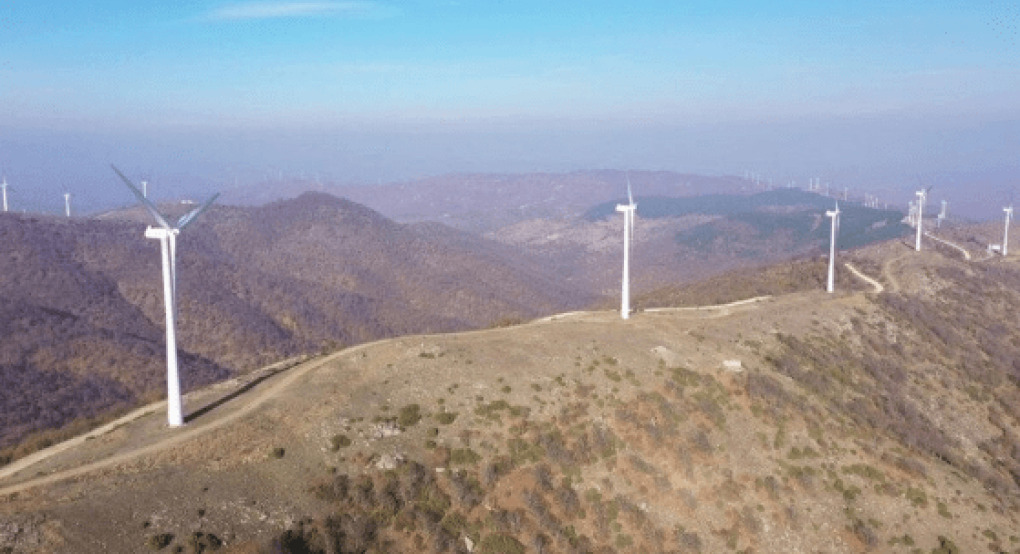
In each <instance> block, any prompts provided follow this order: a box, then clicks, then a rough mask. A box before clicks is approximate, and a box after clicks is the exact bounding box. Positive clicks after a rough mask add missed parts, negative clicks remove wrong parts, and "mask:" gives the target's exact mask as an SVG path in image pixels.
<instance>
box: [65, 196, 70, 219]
mask: <svg viewBox="0 0 1020 554" xmlns="http://www.w3.org/2000/svg"><path fill="white" fill-rule="evenodd" d="M64 215H66V216H67V217H71V193H70V192H65V193H64Z"/></svg>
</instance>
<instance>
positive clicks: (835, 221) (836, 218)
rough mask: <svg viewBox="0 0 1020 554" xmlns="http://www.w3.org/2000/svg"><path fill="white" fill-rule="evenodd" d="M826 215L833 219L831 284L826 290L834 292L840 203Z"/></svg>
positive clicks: (830, 246)
mask: <svg viewBox="0 0 1020 554" xmlns="http://www.w3.org/2000/svg"><path fill="white" fill-rule="evenodd" d="M825 215H827V216H829V217H831V218H832V232H831V233H830V235H831V236H830V240H829V283H828V287H827V288H826V290H827V291H828V292H833V291H834V290H836V288H835V281H836V279H835V277H836V234H837V233H839V202H836V209H835V210H828V211H826V212H825Z"/></svg>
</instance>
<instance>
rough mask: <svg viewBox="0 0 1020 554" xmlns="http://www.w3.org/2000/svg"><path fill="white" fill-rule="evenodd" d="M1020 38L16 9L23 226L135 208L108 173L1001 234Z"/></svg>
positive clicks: (794, 16)
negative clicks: (832, 214) (905, 217)
mask: <svg viewBox="0 0 1020 554" xmlns="http://www.w3.org/2000/svg"><path fill="white" fill-rule="evenodd" d="M1018 15H1020V8H1018V5H1017V4H1016V3H1008V2H991V1H984V2H980V3H974V2H963V1H943V2H920V1H913V0H911V1H906V2H896V3H888V2H879V1H877V0H874V1H871V0H869V1H863V2H855V3H853V4H852V5H843V4H829V3H817V2H803V1H787V2H776V3H769V4H765V5H762V4H759V3H754V2H746V1H738V2H722V3H712V4H704V5H694V6H676V5H672V4H670V3H660V2H639V3H636V4H634V3H623V2H612V1H604V2H590V3H586V4H585V5H584V7H583V8H581V7H578V6H577V5H575V4H563V5H558V4H552V5H550V4H548V3H541V4H540V3H537V2H532V1H522V2H514V3H504V2H472V1H459V2H458V1H418V2H414V1H391V2H383V1H378V2H376V1H345V2H330V1H303V2H286V1H283V2H234V3H224V2H165V1H160V2H152V3H146V4H144V5H138V4H135V3H131V4H129V3H127V2H124V1H122V0H108V1H98V2H93V3H88V4H72V5H67V4H65V3H58V2H55V1H52V0H44V1H40V2H34V3H31V4H28V3H20V2H15V1H14V0H7V1H0V83H2V84H0V166H2V168H3V171H4V173H6V175H7V177H8V181H9V182H10V183H11V187H12V192H13V191H18V194H20V195H22V196H21V197H20V198H19V199H18V200H17V201H14V199H13V198H12V204H13V206H12V207H13V208H15V209H20V208H26V209H29V210H38V211H47V212H51V213H53V212H58V211H60V210H62V207H63V206H62V197H61V196H60V193H62V192H64V191H65V190H68V191H70V192H71V193H72V194H74V195H75V199H76V200H74V202H75V205H76V207H77V208H79V209H81V210H85V211H89V210H96V209H101V208H104V207H109V206H111V205H124V204H128V203H130V201H131V199H130V198H129V197H128V196H126V195H124V193H123V191H122V190H120V187H121V185H119V183H118V182H117V180H116V179H115V176H114V175H113V174H112V172H111V171H110V170H109V164H110V163H111V162H112V163H115V164H117V165H118V166H119V167H121V168H122V169H123V170H125V171H126V172H127V173H128V174H129V175H131V176H132V177H134V178H141V177H142V176H148V177H150V178H151V179H152V180H153V181H155V183H156V184H155V185H154V194H155V196H156V197H157V198H160V197H180V196H182V195H195V194H204V193H208V192H209V191H211V190H212V189H221V188H224V187H226V186H231V185H233V183H234V182H237V183H239V184H242V185H243V184H250V183H254V182H258V181H260V180H264V179H267V178H268V177H276V176H280V175H282V176H283V177H284V178H300V177H301V176H304V177H305V178H308V179H312V178H315V177H318V178H320V179H322V180H328V181H332V182H336V183H350V184H370V183H375V182H379V181H391V180H406V179H413V178H416V177H424V176H430V175H438V174H444V173H457V172H515V173H516V172H531V171H552V172H560V171H572V170H578V169H602V168H608V169H633V170H670V171H678V172H682V173H701V174H708V175H719V174H733V175H743V174H744V172H745V171H755V172H758V173H760V174H762V175H763V176H764V177H766V178H768V177H771V178H772V179H773V180H774V182H775V184H776V185H782V184H785V183H786V182H787V181H790V180H793V181H796V182H797V183H798V184H801V185H803V184H804V183H805V182H806V180H807V179H808V178H809V177H816V176H817V177H821V178H822V179H823V180H824V181H831V182H833V183H834V184H836V185H847V186H850V187H852V188H858V189H860V190H869V191H872V192H884V193H886V194H883V196H886V197H887V200H889V201H891V202H898V203H900V204H905V203H906V201H907V200H909V199H911V197H912V194H911V190H912V189H913V188H915V187H916V185H917V182H918V181H919V180H921V181H924V182H925V183H926V184H934V185H935V186H936V187H938V188H939V189H940V190H942V191H946V196H945V197H946V198H947V199H949V200H950V201H951V202H959V205H961V206H964V207H965V209H963V210H961V211H958V212H957V213H966V214H967V215H970V216H971V217H977V218H983V217H989V218H993V217H994V218H997V217H999V216H1000V215H1001V205H1002V204H1003V202H1007V201H1008V198H1009V193H1008V191H1010V190H1012V189H1013V188H1014V187H1015V186H1016V185H1017V180H1016V175H1017V171H1018V169H1020V167H1018V166H1020V164H1018V160H1017V158H1018V155H1020V107H1018V105H1017V103H1016V100H1015V92H1016V91H1017V90H1020V64H1018V62H1020V51H1018V50H1017V47H1016V38H1017V24H1018V19H1017V17H1018ZM12 196H13V193H12ZM941 198H942V196H935V198H933V201H937V200H938V199H941ZM18 202H22V204H21V205H19V204H18ZM966 202H970V204H966ZM984 204H987V210H985V208H984ZM985 211H987V215H985Z"/></svg>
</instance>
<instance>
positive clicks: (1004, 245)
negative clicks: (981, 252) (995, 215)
mask: <svg viewBox="0 0 1020 554" xmlns="http://www.w3.org/2000/svg"><path fill="white" fill-rule="evenodd" d="M1002 211H1004V212H1006V229H1005V230H1004V231H1003V233H1002V255H1003V257H1005V256H1006V254H1008V253H1009V252H1008V249H1009V248H1008V247H1009V220H1010V219H1012V218H1013V205H1012V204H1010V205H1009V206H1008V207H1006V208H1003V209H1002Z"/></svg>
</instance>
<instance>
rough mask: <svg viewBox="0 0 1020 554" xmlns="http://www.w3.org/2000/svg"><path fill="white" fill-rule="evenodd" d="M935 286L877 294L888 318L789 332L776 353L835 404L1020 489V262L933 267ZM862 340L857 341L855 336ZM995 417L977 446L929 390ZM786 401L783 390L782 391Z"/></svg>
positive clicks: (781, 363)
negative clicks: (932, 402) (941, 418)
mask: <svg viewBox="0 0 1020 554" xmlns="http://www.w3.org/2000/svg"><path fill="white" fill-rule="evenodd" d="M926 279H927V280H928V281H929V282H930V286H929V288H928V290H925V291H922V292H918V293H898V294H884V295H879V296H876V297H874V299H873V301H874V302H875V303H876V304H877V305H878V306H879V307H880V308H881V310H882V312H883V314H884V316H885V317H884V318H883V319H880V320H876V321H868V320H866V319H863V318H859V317H858V318H854V319H852V325H853V330H852V333H848V334H847V335H846V336H831V335H829V336H823V335H815V336H801V337H796V336H792V335H780V339H781V342H782V344H783V345H784V348H783V349H782V350H781V351H780V352H779V353H778V354H777V355H775V356H773V357H771V358H770V361H771V363H772V364H773V365H774V367H775V368H776V369H777V370H778V371H779V372H780V373H782V374H784V375H787V376H789V377H791V378H792V379H794V380H795V381H796V382H797V383H798V384H799V385H801V386H803V387H804V388H805V389H807V390H809V391H811V392H812V393H814V394H816V395H818V396H819V397H821V398H824V399H825V400H826V401H827V403H828V404H829V405H830V406H831V409H832V411H833V413H840V414H845V416H846V417H849V418H850V419H851V420H853V421H854V423H855V424H856V425H859V426H861V427H862V428H864V429H871V430H874V431H880V432H883V433H890V434H892V435H893V436H895V437H896V438H897V439H898V440H900V441H902V443H903V444H906V445H908V446H910V447H911V448H915V449H918V450H920V451H923V452H926V453H929V454H931V455H934V456H935V457H937V458H938V459H940V460H942V461H944V462H946V463H949V464H951V465H953V466H954V467H956V468H957V469H958V470H960V471H961V472H964V473H966V474H968V475H970V476H972V477H974V478H977V479H979V480H981V481H982V482H984V483H986V484H987V486H988V487H989V489H993V490H998V491H1002V492H1003V493H1005V492H1007V491H1020V438H1018V436H1017V435H1016V433H1015V432H1014V431H1013V429H1014V428H1015V426H1016V425H1017V424H1018V423H1020V362H1017V359H1018V358H1020V356H1018V348H1020V328H1018V327H1017V326H1016V325H1014V324H1012V320H1013V315H1012V309H1011V307H1012V306H1015V305H1017V303H1018V302H1020V270H1018V269H1017V268H1016V267H1015V266H1012V265H1007V264H989V265H969V266H968V267H967V268H966V269H962V268H960V267H956V266H944V267H939V268H936V269H932V270H930V271H929V275H928V276H927V277H926ZM851 336H852V337H854V338H855V339H856V340H848V339H849V337H851ZM932 395H936V396H937V397H938V398H939V403H940V406H941V407H943V408H946V407H949V406H952V405H955V406H957V409H958V410H960V411H961V412H963V413H971V414H975V417H978V418H986V419H987V420H988V421H989V422H991V423H992V424H993V425H994V426H995V427H996V428H997V432H996V434H995V435H994V436H992V437H988V438H984V439H980V440H979V442H978V444H976V445H975V446H977V447H978V448H979V449H981V450H982V451H984V452H985V453H986V454H988V456H987V457H985V458H983V459H978V458H975V457H974V456H972V455H968V453H967V451H966V448H965V446H964V445H963V444H962V443H961V439H960V437H959V436H958V435H957V434H956V433H954V432H951V431H950V430H948V429H947V428H946V427H945V426H943V425H940V424H939V423H938V422H937V421H936V420H934V419H933V418H932V417H931V415H930V411H929V410H928V409H926V408H925V402H924V401H922V400H921V399H924V398H927V397H930V396H932ZM779 400H780V403H782V402H781V400H782V399H779Z"/></svg>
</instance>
